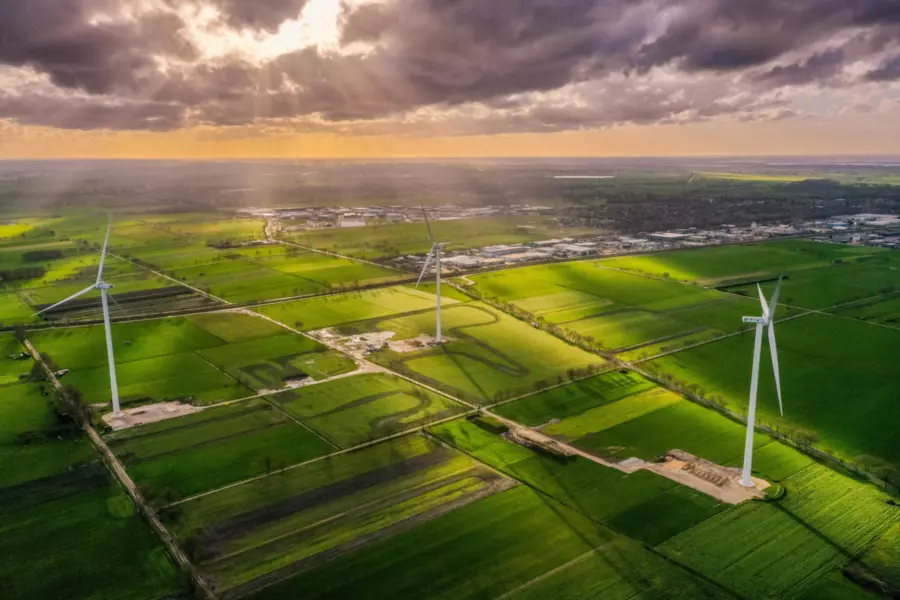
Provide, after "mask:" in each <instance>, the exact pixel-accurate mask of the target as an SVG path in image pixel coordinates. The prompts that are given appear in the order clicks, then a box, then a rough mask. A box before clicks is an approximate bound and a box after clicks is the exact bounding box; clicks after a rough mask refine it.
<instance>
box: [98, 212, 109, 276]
mask: <svg viewBox="0 0 900 600" xmlns="http://www.w3.org/2000/svg"><path fill="white" fill-rule="evenodd" d="M111 230H112V218H110V219H109V225H108V226H107V227H106V239H105V240H103V253H102V254H101V255H100V268H99V269H98V270H97V283H100V282H101V281H102V278H103V264H104V263H105V262H106V247H107V246H109V232H110V231H111Z"/></svg>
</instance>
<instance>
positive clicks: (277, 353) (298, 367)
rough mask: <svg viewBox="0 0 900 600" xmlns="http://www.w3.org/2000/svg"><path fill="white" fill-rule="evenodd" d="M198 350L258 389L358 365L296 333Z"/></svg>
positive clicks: (259, 390) (351, 369) (320, 377)
mask: <svg viewBox="0 0 900 600" xmlns="http://www.w3.org/2000/svg"><path fill="white" fill-rule="evenodd" d="M267 323H268V322H267ZM280 331H282V332H284V331H285V330H283V329H281V330H280ZM197 354H198V355H199V356H200V357H202V358H203V359H204V360H206V361H208V362H209V363H210V364H212V365H214V366H215V367H217V368H218V369H220V370H221V371H223V372H224V373H227V374H228V375H230V376H231V377H233V378H234V379H235V380H237V381H239V382H241V383H242V384H243V385H245V386H247V387H249V388H251V389H254V390H256V391H258V392H264V391H266V390H269V391H271V390H279V389H282V388H284V387H285V385H286V384H287V382H288V381H289V380H292V379H304V378H307V377H309V378H311V379H313V380H318V379H325V378H327V377H331V376H334V375H340V374H342V373H349V372H350V371H353V370H354V369H356V363H354V362H353V360H352V359H350V358H348V357H346V356H344V355H343V354H339V353H337V352H335V351H333V350H328V349H327V348H326V347H325V346H323V345H321V344H319V343H318V342H316V341H313V340H311V339H309V338H307V337H303V336H301V335H297V334H294V333H283V334H282V335H277V336H275V337H268V338H262V339H257V340H249V341H245V342H237V343H234V344H228V345H227V346H218V347H215V348H205V349H202V350H198V351H197Z"/></svg>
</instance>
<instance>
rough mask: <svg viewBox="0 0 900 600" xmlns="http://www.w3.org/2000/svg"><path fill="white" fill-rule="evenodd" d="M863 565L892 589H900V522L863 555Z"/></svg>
mask: <svg viewBox="0 0 900 600" xmlns="http://www.w3.org/2000/svg"><path fill="white" fill-rule="evenodd" d="M861 562H862V564H863V566H864V567H865V568H866V569H867V570H868V571H870V572H872V573H873V574H874V575H875V576H876V577H877V578H878V579H879V580H880V581H883V582H884V583H886V584H887V585H888V586H889V587H890V589H892V590H900V524H897V525H894V526H893V527H892V528H891V529H889V530H888V531H887V532H885V533H884V534H883V535H882V536H881V537H879V538H878V539H877V540H875V543H874V544H872V546H871V547H870V548H869V549H868V550H866V552H865V554H863V555H862V558H861Z"/></svg>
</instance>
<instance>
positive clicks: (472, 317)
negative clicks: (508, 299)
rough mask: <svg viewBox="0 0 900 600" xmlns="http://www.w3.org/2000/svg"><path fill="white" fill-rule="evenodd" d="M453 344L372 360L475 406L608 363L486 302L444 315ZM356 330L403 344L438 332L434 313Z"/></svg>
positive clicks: (362, 325)
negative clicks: (378, 333) (389, 335)
mask: <svg viewBox="0 0 900 600" xmlns="http://www.w3.org/2000/svg"><path fill="white" fill-rule="evenodd" d="M442 327H443V331H444V335H445V336H446V337H447V338H448V341H447V342H446V343H445V344H443V345H441V346H439V347H432V348H426V349H423V350H417V351H411V352H406V353H401V352H395V351H393V350H389V349H388V350H381V351H378V352H376V353H374V354H372V355H371V358H372V360H374V361H375V362H377V363H379V364H382V365H384V366H386V367H388V368H390V369H392V370H394V371H397V372H399V373H402V374H404V375H407V376H409V377H411V378H413V379H417V380H419V381H422V382H424V383H427V384H428V385H430V386H432V387H436V388H439V389H442V390H445V391H447V392H448V393H450V394H452V395H455V396H457V397H461V398H465V399H467V400H471V401H473V402H479V403H486V402H490V401H492V400H498V399H501V398H503V397H508V396H510V395H514V394H516V393H519V394H521V393H524V392H528V391H531V390H534V389H540V388H543V387H547V386H549V385H551V384H553V383H556V382H557V381H562V380H563V379H564V378H565V377H567V376H568V375H569V374H571V373H574V372H575V371H576V370H585V369H599V368H602V366H603V365H604V364H605V361H604V360H603V359H601V358H600V357H598V356H595V355H592V354H589V353H587V352H585V351H583V350H581V349H579V348H577V347H575V346H571V345H568V344H566V343H564V342H561V341H560V340H558V339H556V338H554V337H553V336H551V335H549V334H547V333H544V332H542V331H539V330H536V329H534V328H532V327H529V326H528V325H527V324H525V323H522V322H521V321H518V320H516V319H514V318H512V317H510V316H507V315H505V314H503V313H501V312H499V311H496V310H494V309H492V308H488V307H487V306H485V305H484V304H481V303H474V302H473V303H467V304H461V305H454V306H451V307H449V308H447V309H445V310H443V311H442ZM347 330H348V331H352V332H364V331H392V332H394V333H395V336H394V339H396V340H402V339H409V338H413V337H417V336H419V335H421V334H427V335H432V336H433V335H434V334H435V315H434V311H424V312H419V313H414V314H410V315H404V316H399V317H394V318H384V319H375V320H372V321H368V322H360V323H355V324H354V325H353V326H352V327H350V328H347Z"/></svg>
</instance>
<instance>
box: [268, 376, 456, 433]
mask: <svg viewBox="0 0 900 600" xmlns="http://www.w3.org/2000/svg"><path fill="white" fill-rule="evenodd" d="M270 399H271V400H272V401H273V402H277V403H278V404H279V406H281V407H282V408H283V409H284V410H286V411H287V412H288V413H290V414H291V415H293V416H295V417H297V418H298V419H299V420H301V421H302V422H303V424H304V425H306V426H308V427H309V428H311V429H313V430H314V431H316V432H318V433H320V434H321V435H322V436H323V437H324V438H326V439H327V440H329V441H331V442H333V443H335V444H336V445H338V446H341V447H347V446H352V445H353V444H357V443H360V442H364V441H367V440H371V439H377V438H380V437H384V436H386V435H390V434H392V433H395V432H397V431H403V430H407V429H412V428H413V427H418V426H421V425H424V424H426V423H428V422H431V421H436V420H438V419H443V418H446V417H451V416H453V415H455V414H459V413H460V412H462V411H463V410H465V408H464V407H463V406H462V405H461V404H457V403H456V402H453V401H451V400H448V399H447V398H445V397H443V396H440V395H438V394H435V393H434V392H431V391H429V390H426V389H424V388H420V387H418V386H416V385H415V384H412V383H409V382H408V381H406V380H404V379H400V378H399V377H395V376H393V375H386V374H382V373H370V374H363V375H357V376H354V377H345V378H342V379H337V380H335V381H331V382H326V383H323V384H321V385H315V386H310V387H306V388H299V389H297V390H292V391H289V392H282V393H280V394H276V395H274V396H271V397H270Z"/></svg>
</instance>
